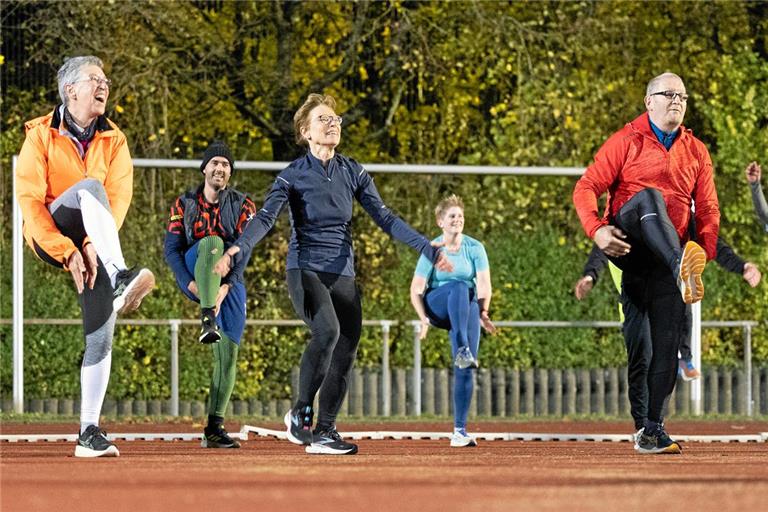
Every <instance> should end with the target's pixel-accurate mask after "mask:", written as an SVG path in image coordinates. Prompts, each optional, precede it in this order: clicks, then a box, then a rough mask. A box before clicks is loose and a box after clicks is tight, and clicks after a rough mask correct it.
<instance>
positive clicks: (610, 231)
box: [594, 225, 632, 258]
mask: <svg viewBox="0 0 768 512" xmlns="http://www.w3.org/2000/svg"><path fill="white" fill-rule="evenodd" d="M625 238H627V235H626V234H625V233H624V232H623V231H622V230H620V229H619V228H617V227H616V226H611V225H606V226H603V227H601V228H600V229H598V230H597V231H595V237H594V240H595V243H596V244H597V246H598V247H599V248H600V249H601V250H602V251H603V252H604V253H605V254H607V255H608V256H613V257H614V258H618V257H619V256H624V255H626V254H629V250H630V249H631V248H632V246H631V245H629V244H628V243H627V242H625V241H624V239H625Z"/></svg>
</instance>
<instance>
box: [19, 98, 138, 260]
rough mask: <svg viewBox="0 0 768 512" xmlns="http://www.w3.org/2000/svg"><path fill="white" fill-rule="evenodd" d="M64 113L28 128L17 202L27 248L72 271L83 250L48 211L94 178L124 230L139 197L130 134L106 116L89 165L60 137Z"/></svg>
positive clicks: (91, 148) (101, 120)
mask: <svg viewBox="0 0 768 512" xmlns="http://www.w3.org/2000/svg"><path fill="white" fill-rule="evenodd" d="M59 111H60V110H59V108H58V107H57V108H56V110H54V112H52V113H50V114H48V115H46V116H43V117H38V118H37V119H33V120H32V121H28V122H27V123H26V124H25V125H24V126H25V128H26V132H27V138H26V139H25V140H24V145H23V146H22V147H21V153H20V154H19V160H18V162H17V167H16V198H17V200H18V201H19V206H20V208H21V215H22V217H23V219H24V238H25V240H26V241H27V244H28V245H29V246H30V247H31V248H32V250H33V251H34V250H35V244H37V245H38V246H39V247H40V248H41V249H42V250H43V251H45V252H46V253H47V254H48V255H49V256H51V257H52V258H53V259H55V260H57V261H59V262H61V263H62V264H63V265H64V266H65V267H66V262H67V260H68V259H69V256H70V255H71V254H72V253H73V252H74V251H75V249H77V248H76V247H75V244H74V242H72V240H71V239H70V238H68V237H66V236H64V235H62V234H61V232H60V231H59V229H58V228H57V227H56V224H55V223H54V221H53V218H52V217H51V214H50V212H49V211H48V205H50V204H51V203H52V202H53V201H54V200H56V198H58V197H59V196H60V195H61V194H62V193H64V192H65V191H66V190H67V189H68V188H69V187H71V186H72V185H74V184H75V183H77V182H79V181H81V180H84V179H86V178H93V179H96V180H98V181H100V182H101V183H102V185H104V188H105V189H106V191H107V197H108V198H109V205H110V207H111V209H112V216H113V217H114V218H115V223H116V224H117V228H118V229H120V226H122V224H123V219H125V214H126V213H127V212H128V207H129V206H130V204H131V196H132V195H133V163H132V161H131V155H130V153H129V151H128V144H127V142H126V138H125V134H124V133H123V132H122V131H120V129H119V128H118V127H117V125H115V124H114V123H113V122H112V121H109V120H108V119H107V118H106V117H104V116H102V117H100V118H99V119H98V120H97V121H96V122H97V123H99V124H98V125H97V130H96V135H95V136H94V138H93V140H92V141H91V143H90V145H89V146H88V150H87V151H86V153H85V159H84V160H83V158H81V157H80V153H79V152H78V149H77V147H76V146H75V142H74V141H73V140H72V139H70V138H69V136H67V135H66V134H63V133H61V132H60V131H59V129H60V128H61V125H62V120H61V116H60V114H59ZM35 253H36V254H37V252H36V251H35Z"/></svg>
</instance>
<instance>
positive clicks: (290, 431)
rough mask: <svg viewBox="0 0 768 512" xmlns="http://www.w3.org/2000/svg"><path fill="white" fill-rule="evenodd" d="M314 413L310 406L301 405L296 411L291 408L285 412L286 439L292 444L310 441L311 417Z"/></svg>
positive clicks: (308, 442)
mask: <svg viewBox="0 0 768 512" xmlns="http://www.w3.org/2000/svg"><path fill="white" fill-rule="evenodd" d="M314 415H315V413H314V412H313V411H312V407H310V406H308V405H307V406H306V407H302V408H301V409H299V410H298V411H295V410H293V409H291V410H290V411H288V412H287V413H285V418H284V421H285V427H286V434H287V435H288V440H289V441H290V442H292V443H293V444H310V443H311V442H312V417H313V416H314Z"/></svg>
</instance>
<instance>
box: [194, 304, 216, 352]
mask: <svg viewBox="0 0 768 512" xmlns="http://www.w3.org/2000/svg"><path fill="white" fill-rule="evenodd" d="M200 322H201V324H202V327H200V337H199V338H197V340H198V341H199V342H200V343H202V344H204V345H210V344H211V343H218V342H219V341H221V333H220V332H219V327H218V326H217V325H216V313H214V311H213V308H203V313H202V315H201V316H200Z"/></svg>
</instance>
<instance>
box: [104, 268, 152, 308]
mask: <svg viewBox="0 0 768 512" xmlns="http://www.w3.org/2000/svg"><path fill="white" fill-rule="evenodd" d="M154 287H155V275H154V274H153V273H152V271H151V270H149V269H146V268H143V269H141V270H140V271H139V275H138V276H136V278H135V279H134V280H133V281H131V284H129V285H128V287H127V288H126V289H125V292H123V294H122V295H121V296H120V297H118V298H116V299H115V300H113V301H112V309H113V310H115V311H117V314H118V315H123V314H125V313H130V312H131V311H136V310H137V309H139V305H140V304H141V299H143V298H144V297H146V296H147V294H148V293H149V292H151V291H152V288H154Z"/></svg>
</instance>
